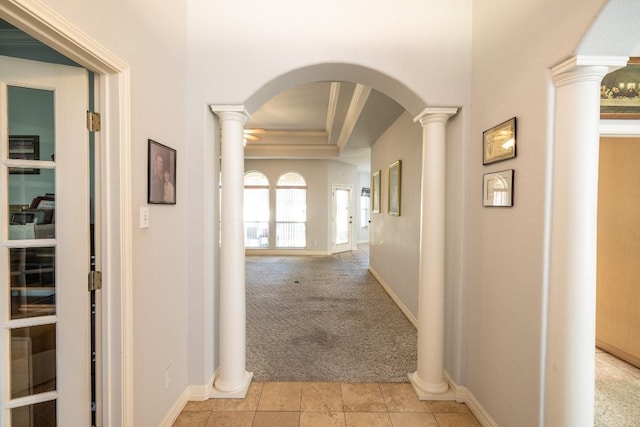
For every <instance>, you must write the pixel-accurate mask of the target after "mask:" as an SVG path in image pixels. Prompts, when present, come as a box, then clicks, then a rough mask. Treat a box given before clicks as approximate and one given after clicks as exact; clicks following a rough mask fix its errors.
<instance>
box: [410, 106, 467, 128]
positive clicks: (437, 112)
mask: <svg viewBox="0 0 640 427" xmlns="http://www.w3.org/2000/svg"><path fill="white" fill-rule="evenodd" d="M457 113H458V108H455V107H427V108H425V109H424V110H422V111H421V112H420V113H419V114H418V115H417V116H415V117H414V118H413V121H414V122H417V121H419V122H420V124H421V125H423V126H424V125H426V124H427V123H431V122H443V123H446V121H447V120H449V117H452V116H455V115H456V114H457Z"/></svg>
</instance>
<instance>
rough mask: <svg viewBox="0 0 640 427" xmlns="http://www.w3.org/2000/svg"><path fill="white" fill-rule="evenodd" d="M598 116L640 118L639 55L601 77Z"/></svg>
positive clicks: (606, 117) (604, 117)
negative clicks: (622, 66) (624, 65)
mask: <svg viewBox="0 0 640 427" xmlns="http://www.w3.org/2000/svg"><path fill="white" fill-rule="evenodd" d="M600 118H602V119H640V57H632V58H629V62H628V63H627V66H626V67H624V68H621V69H619V70H616V71H614V72H613V73H609V74H607V75H606V76H604V78H603V79H602V83H601V84H600Z"/></svg>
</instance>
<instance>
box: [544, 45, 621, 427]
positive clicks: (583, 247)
mask: <svg viewBox="0 0 640 427" xmlns="http://www.w3.org/2000/svg"><path fill="white" fill-rule="evenodd" d="M625 62H626V58H622V60H621V58H593V57H586V58H585V57H574V58H571V59H570V60H568V61H566V62H564V63H562V64H560V65H558V66H556V67H554V68H553V70H552V75H553V78H554V81H555V84H556V116H555V141H554V145H555V147H554V160H553V181H552V182H553V187H552V205H551V206H552V208H551V209H552V210H551V234H550V263H549V283H548V286H549V288H548V289H549V291H548V304H549V305H548V328H547V330H548V336H547V359H546V384H545V423H544V424H545V425H549V426H589V425H593V421H594V406H593V405H594V396H595V289H596V248H597V247H596V244H597V241H596V240H597V239H596V236H597V207H598V206H597V203H598V160H599V145H600V144H599V132H598V127H599V121H600V99H599V94H600V82H601V81H602V78H603V77H604V75H605V74H606V73H608V72H609V71H610V69H609V67H608V66H609V65H614V66H616V67H619V66H622V65H624V63H625Z"/></svg>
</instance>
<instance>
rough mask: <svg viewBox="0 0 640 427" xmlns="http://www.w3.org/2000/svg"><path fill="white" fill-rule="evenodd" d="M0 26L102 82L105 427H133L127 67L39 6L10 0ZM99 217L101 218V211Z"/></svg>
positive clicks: (2, 6) (0, 13) (99, 205)
mask: <svg viewBox="0 0 640 427" xmlns="http://www.w3.org/2000/svg"><path fill="white" fill-rule="evenodd" d="M0 18H2V19H4V20H6V21H7V22H10V23H11V24H13V25H14V26H16V27H17V28H19V29H21V30H22V31H24V32H26V33H28V34H30V35H31V36H33V37H35V38H36V39H38V40H40V41H41V42H43V43H45V44H46V45H48V46H49V47H51V48H53V49H55V50H57V51H58V52H60V53H62V54H64V55H65V56H67V57H68V58H70V59H72V60H73V61H75V62H77V63H78V64H80V65H82V66H83V67H85V68H87V69H88V70H90V71H92V72H94V73H95V74H96V75H97V77H98V81H99V85H98V86H96V93H97V94H98V96H97V98H96V100H97V106H98V107H97V110H98V111H99V112H101V113H102V131H101V132H100V133H98V134H96V152H97V154H98V158H99V159H100V164H99V165H96V170H97V171H98V170H99V171H100V173H101V176H100V181H99V182H100V186H101V188H100V200H97V201H96V213H97V214H98V215H99V216H100V218H101V219H102V221H101V222H100V230H99V231H98V230H97V231H96V232H97V233H99V234H100V235H101V236H102V239H101V240H99V242H100V246H101V247H100V248H99V249H98V253H101V255H102V256H101V259H99V260H97V262H99V263H101V265H102V272H103V290H102V319H101V321H102V331H101V332H102V337H103V346H102V355H101V356H102V362H103V388H102V394H103V420H102V425H105V426H106V425H133V405H134V396H133V375H132V374H133V351H132V350H133V340H132V287H131V283H132V263H131V251H132V241H131V229H132V219H131V215H130V214H129V213H130V212H131V205H132V203H131V191H130V188H131V185H130V183H131V159H130V153H129V150H128V147H130V145H131V144H130V143H131V130H130V103H131V89H130V78H129V68H128V65H127V64H126V63H125V62H123V61H122V60H120V59H119V58H117V57H116V56H115V55H113V54H112V53H110V52H109V51H108V50H106V49H105V48H104V47H102V46H101V45H99V44H98V43H96V42H95V41H94V40H92V39H90V38H89V37H87V36H86V35H85V34H84V33H82V32H80V31H79V30H78V29H77V28H75V27H74V26H72V25H71V24H70V23H69V22H68V21H66V20H65V19H62V18H61V17H60V16H59V15H58V14H57V13H55V12H54V11H53V10H52V9H50V8H49V7H48V6H46V5H45V4H43V3H42V2H40V1H39V0H5V1H3V2H2V3H0ZM98 209H99V211H98Z"/></svg>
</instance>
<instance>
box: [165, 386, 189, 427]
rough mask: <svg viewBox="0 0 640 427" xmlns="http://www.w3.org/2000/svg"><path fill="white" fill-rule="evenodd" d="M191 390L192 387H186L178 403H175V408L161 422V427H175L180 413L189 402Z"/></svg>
mask: <svg viewBox="0 0 640 427" xmlns="http://www.w3.org/2000/svg"><path fill="white" fill-rule="evenodd" d="M189 389H190V387H186V388H185V389H184V391H183V392H182V394H181V395H180V397H179V398H178V400H177V401H176V403H174V404H173V406H172V407H171V408H170V409H169V412H167V414H166V415H165V416H164V418H163V419H162V421H161V422H160V426H161V427H171V426H173V423H175V422H176V420H177V419H178V417H179V416H180V413H181V412H182V410H183V409H184V407H185V406H186V405H187V402H188V401H189Z"/></svg>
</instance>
